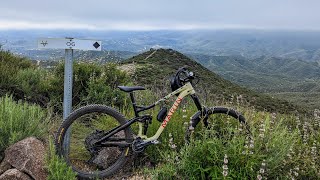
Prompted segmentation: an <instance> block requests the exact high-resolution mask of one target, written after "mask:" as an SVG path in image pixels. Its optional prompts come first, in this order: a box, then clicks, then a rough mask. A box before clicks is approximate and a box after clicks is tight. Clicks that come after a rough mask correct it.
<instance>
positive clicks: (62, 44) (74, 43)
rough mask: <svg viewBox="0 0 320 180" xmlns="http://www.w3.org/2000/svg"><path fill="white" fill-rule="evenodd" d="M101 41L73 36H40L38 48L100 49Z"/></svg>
mask: <svg viewBox="0 0 320 180" xmlns="http://www.w3.org/2000/svg"><path fill="white" fill-rule="evenodd" d="M101 44H102V43H101V41H97V40H91V39H73V38H40V39H38V48H44V49H80V50H91V51H101Z"/></svg>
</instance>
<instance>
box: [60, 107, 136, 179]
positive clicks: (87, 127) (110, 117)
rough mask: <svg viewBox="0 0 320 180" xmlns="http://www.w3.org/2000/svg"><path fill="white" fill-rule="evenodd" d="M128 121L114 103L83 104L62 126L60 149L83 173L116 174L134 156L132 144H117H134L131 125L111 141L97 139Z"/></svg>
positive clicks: (96, 175)
mask: <svg viewBox="0 0 320 180" xmlns="http://www.w3.org/2000/svg"><path fill="white" fill-rule="evenodd" d="M125 123H126V119H125V117H124V116H123V115H122V114H120V113H119V112H118V111H116V110H115V109H113V108H111V107H108V106H103V105H89V106H85V107H82V108H80V109H78V110H76V111H74V112H73V113H71V114H70V115H69V117H68V118H67V119H66V120H65V121H64V122H63V123H62V125H61V127H60V128H59V130H58V132H57V138H56V141H55V142H56V150H57V153H58V154H59V155H61V156H62V157H63V158H64V159H65V160H66V162H67V164H68V165H69V166H71V167H72V169H73V170H74V171H75V172H76V173H77V175H78V176H79V177H82V178H103V177H109V176H112V175H113V174H114V173H116V172H117V171H118V170H119V169H121V168H122V167H123V166H124V165H125V163H126V162H127V161H128V160H129V159H130V157H132V153H131V147H130V146H119V145H116V144H117V143H118V144H119V143H121V142H123V144H125V143H127V144H130V143H131V142H132V141H133V133H132V131H131V130H130V128H129V127H128V128H125V129H123V130H121V131H119V132H117V133H116V134H114V135H113V136H111V137H110V138H108V139H107V140H106V141H108V143H109V144H108V145H102V144H99V145H97V143H95V142H97V141H98V140H99V139H101V138H102V137H104V136H105V135H106V134H108V132H110V131H111V130H112V129H115V128H116V127H118V126H120V125H123V124H125ZM68 136H69V137H68ZM110 142H111V143H110ZM110 144H113V145H110Z"/></svg>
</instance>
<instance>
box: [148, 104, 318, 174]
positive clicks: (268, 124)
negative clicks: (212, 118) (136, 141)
mask: <svg viewBox="0 0 320 180" xmlns="http://www.w3.org/2000/svg"><path fill="white" fill-rule="evenodd" d="M241 111H242V112H244V114H245V116H246V118H247V120H248V122H249V124H250V129H251V135H250V136H249V137H248V136H247V135H244V134H241V132H239V131H238V130H239V129H238V128H239V127H230V126H228V124H230V123H229V122H228V121H231V120H232V119H225V118H224V117H221V119H220V117H218V116H217V118H216V125H217V126H218V127H219V129H220V130H221V129H225V130H226V131H223V132H233V133H234V134H231V135H232V138H231V139H230V137H231V136H221V135H220V133H217V129H216V128H213V129H210V130H204V129H203V128H201V129H200V131H198V133H197V134H198V136H195V137H194V138H193V140H192V141H191V143H190V144H189V145H183V144H181V143H180V141H181V140H182V139H181V137H179V136H177V135H176V136H175V137H176V138H175V140H174V142H175V143H176V144H178V147H177V148H175V149H173V148H170V146H169V145H168V143H167V142H168V141H170V140H168V139H170V137H169V136H167V137H166V139H167V140H163V141H162V142H164V144H161V145H160V146H159V145H158V147H152V148H156V150H155V149H152V151H147V153H149V154H151V155H152V157H153V158H154V159H156V160H157V161H158V163H157V166H156V167H155V168H154V169H148V170H147V171H146V172H147V173H150V174H151V175H152V177H153V178H155V179H208V178H209V179H264V178H269V179H270V178H271V179H276V178H280V179H317V178H319V177H320V170H319V169H320V158H319V150H318V149H319V138H320V136H319V133H318V132H317V131H318V130H319V124H318V120H315V119H313V118H312V120H308V118H305V119H304V120H301V118H300V119H299V118H298V117H299V116H297V115H279V114H278V115H276V114H270V113H266V112H255V111H254V110H252V109H249V108H242V110H241ZM222 118H224V119H222ZM296 118H298V120H297V119H296ZM309 118H310V117H309ZM316 118H318V119H319V116H317V117H316ZM178 119H179V118H178ZM181 119H182V118H180V120H181ZM174 120H175V119H174V118H173V119H172V121H170V123H171V124H169V125H168V126H173V127H175V128H176V129H175V130H173V131H172V132H173V133H172V134H173V135H174V134H176V132H178V133H181V130H179V129H180V128H179V126H181V125H180V123H181V122H176V121H174ZM219 121H223V122H224V123H220V122H219ZM232 129H233V130H232ZM234 129H235V130H234ZM219 132H222V131H219ZM225 137H228V138H227V139H225ZM150 148H151V147H150Z"/></svg>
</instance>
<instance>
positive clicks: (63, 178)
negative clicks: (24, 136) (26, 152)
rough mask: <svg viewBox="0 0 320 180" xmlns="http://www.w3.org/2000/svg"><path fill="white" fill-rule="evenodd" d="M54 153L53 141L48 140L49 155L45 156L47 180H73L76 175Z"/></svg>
mask: <svg viewBox="0 0 320 180" xmlns="http://www.w3.org/2000/svg"><path fill="white" fill-rule="evenodd" d="M55 152H56V151H55V148H54V144H53V141H52V139H51V138H49V153H48V156H47V168H48V172H49V174H48V180H73V179H74V180H75V179H76V173H75V172H73V171H72V168H71V167H69V166H68V165H67V164H66V162H65V161H64V160H63V159H62V158H60V157H59V156H58V155H56V154H55Z"/></svg>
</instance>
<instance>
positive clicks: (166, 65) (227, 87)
mask: <svg viewBox="0 0 320 180" xmlns="http://www.w3.org/2000/svg"><path fill="white" fill-rule="evenodd" d="M123 66H124V67H130V68H129V69H131V70H134V80H135V81H136V83H137V84H140V85H144V86H147V87H150V88H155V89H161V90H163V89H165V88H166V89H170V87H169V83H168V81H169V78H170V76H171V75H173V74H174V73H175V72H176V70H177V69H178V68H179V67H182V66H187V67H188V68H189V69H190V70H191V71H193V72H195V74H196V76H198V77H199V78H200V82H199V84H198V85H197V86H196V90H197V91H198V92H200V94H201V95H202V96H203V97H204V98H205V99H217V100H222V101H232V100H234V99H235V98H236V97H237V96H240V95H241V96H242V98H244V99H245V100H246V101H248V102H250V104H251V105H254V106H255V107H256V108H257V109H260V110H267V111H270V112H272V111H277V112H282V113H283V112H295V111H296V110H297V111H300V112H305V110H304V109H303V108H301V107H297V106H295V105H292V104H290V103H288V102H287V101H284V100H278V99H274V98H271V97H270V96H266V95H261V94H258V93H256V92H254V91H251V90H248V89H246V88H243V87H240V86H238V85H236V84H233V83H231V82H230V81H228V80H225V79H223V78H221V77H220V76H218V75H217V74H215V73H213V72H212V71H210V70H208V69H207V68H205V67H203V66H202V65H201V64H199V63H197V62H195V61H194V60H192V59H190V58H188V57H186V56H185V55H183V54H181V53H179V52H177V51H174V50H172V49H157V50H153V49H151V50H150V51H148V52H145V53H142V54H139V55H137V56H134V57H132V58H130V59H128V60H126V61H124V62H123ZM163 86H165V88H164V87H163Z"/></svg>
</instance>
